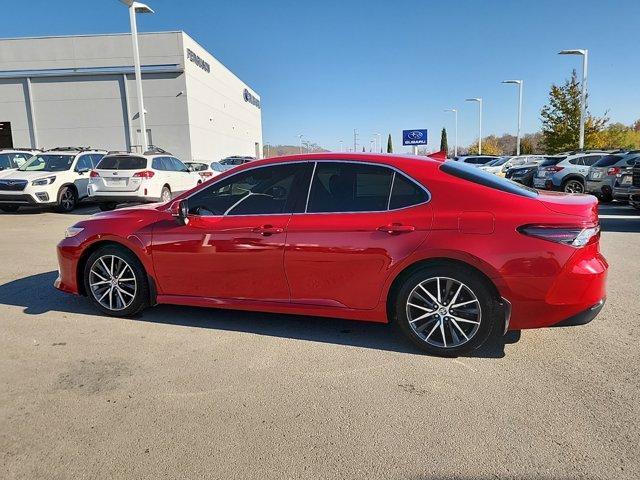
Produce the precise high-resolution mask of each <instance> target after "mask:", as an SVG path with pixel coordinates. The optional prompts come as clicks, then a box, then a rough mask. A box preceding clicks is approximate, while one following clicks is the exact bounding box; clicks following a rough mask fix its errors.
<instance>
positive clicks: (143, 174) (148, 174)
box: [133, 170, 155, 178]
mask: <svg viewBox="0 0 640 480" xmlns="http://www.w3.org/2000/svg"><path fill="white" fill-rule="evenodd" d="M154 175H155V173H154V172H152V171H151V170H144V171H142V172H136V173H134V174H133V176H134V177H137V178H151V177H153V176H154Z"/></svg>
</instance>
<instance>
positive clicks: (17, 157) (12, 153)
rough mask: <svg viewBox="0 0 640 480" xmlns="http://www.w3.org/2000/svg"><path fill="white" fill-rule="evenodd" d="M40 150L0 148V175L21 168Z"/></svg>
mask: <svg viewBox="0 0 640 480" xmlns="http://www.w3.org/2000/svg"><path fill="white" fill-rule="evenodd" d="M36 153H40V150H35V149H31V148H0V175H2V176H5V175H6V174H7V173H9V172H10V171H11V170H15V169H16V168H19V167H21V166H22V165H24V164H25V163H27V160H29V159H30V158H31V157H33V156H34V155H35V154H36Z"/></svg>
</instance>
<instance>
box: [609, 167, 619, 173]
mask: <svg viewBox="0 0 640 480" xmlns="http://www.w3.org/2000/svg"><path fill="white" fill-rule="evenodd" d="M620 170H621V168H620V167H611V168H609V170H607V175H617V174H619V173H620Z"/></svg>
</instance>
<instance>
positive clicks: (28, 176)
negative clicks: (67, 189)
mask: <svg viewBox="0 0 640 480" xmlns="http://www.w3.org/2000/svg"><path fill="white" fill-rule="evenodd" d="M63 173H65V172H42V171H31V172H29V171H21V170H11V171H9V172H7V173H6V174H5V175H0V178H2V179H3V180H37V179H39V178H47V177H55V176H56V175H61V174H63Z"/></svg>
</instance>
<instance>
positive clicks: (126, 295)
mask: <svg viewBox="0 0 640 480" xmlns="http://www.w3.org/2000/svg"><path fill="white" fill-rule="evenodd" d="M89 286H90V287H91V294H92V295H93V297H94V298H95V299H96V301H97V302H98V303H99V304H100V305H102V306H103V307H104V308H107V309H109V310H112V311H118V310H124V309H125V308H127V307H128V306H129V305H131V303H132V302H133V300H134V299H135V297H136V293H137V282H136V276H135V274H134V272H133V269H132V268H131V266H130V265H129V264H128V263H127V262H126V261H125V260H123V259H122V258H120V257H118V256H116V255H104V256H102V257H98V258H97V259H96V261H95V262H93V265H91V270H90V271H89Z"/></svg>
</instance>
